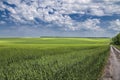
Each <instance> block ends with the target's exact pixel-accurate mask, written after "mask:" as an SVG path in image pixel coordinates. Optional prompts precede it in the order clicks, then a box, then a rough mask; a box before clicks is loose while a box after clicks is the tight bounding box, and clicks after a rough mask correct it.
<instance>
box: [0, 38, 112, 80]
mask: <svg viewBox="0 0 120 80" xmlns="http://www.w3.org/2000/svg"><path fill="white" fill-rule="evenodd" d="M109 42H110V39H109V38H1V39H0V80H97V79H98V78H99V77H100V76H101V73H102V69H103V67H104V64H105V62H106V59H107V58H108V55H109Z"/></svg>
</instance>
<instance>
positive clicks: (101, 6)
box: [0, 0, 120, 30]
mask: <svg viewBox="0 0 120 80" xmlns="http://www.w3.org/2000/svg"><path fill="white" fill-rule="evenodd" d="M7 1H8V3H10V4H15V5H16V6H17V7H16V8H11V7H8V6H7V5H4V4H2V3H0V4H1V5H0V7H2V9H3V8H6V9H8V10H9V11H11V16H12V18H14V19H13V21H14V22H16V23H17V22H20V23H24V24H25V23H34V18H36V17H37V18H40V19H41V20H43V21H45V22H52V23H54V24H58V25H61V26H63V25H64V26H63V27H61V28H63V29H70V30H80V29H86V30H103V29H102V28H101V27H100V26H99V25H98V24H100V20H98V19H87V20H86V21H84V22H77V21H74V20H72V19H71V18H70V17H69V16H68V15H65V16H63V14H72V13H80V14H88V13H89V14H91V15H96V16H104V15H112V14H120V6H119V5H116V4H114V3H116V2H117V1H119V0H97V1H98V3H97V2H96V1H95V0H39V4H38V0H29V1H28V0H25V2H22V3H21V1H20V0H7ZM30 2H31V5H27V4H26V3H30ZM0 9H1V8H0ZM88 10H89V12H88ZM49 12H52V13H53V14H49ZM113 23H114V24H116V23H115V22H113ZM113 23H111V25H112V24H113ZM117 25H118V24H116V26H117ZM111 29H114V30H117V29H118V28H117V29H115V28H112V27H111Z"/></svg>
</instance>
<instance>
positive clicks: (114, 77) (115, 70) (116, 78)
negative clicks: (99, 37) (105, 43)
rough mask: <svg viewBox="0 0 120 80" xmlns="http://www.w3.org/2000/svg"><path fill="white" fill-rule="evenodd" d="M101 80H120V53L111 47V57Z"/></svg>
mask: <svg viewBox="0 0 120 80" xmlns="http://www.w3.org/2000/svg"><path fill="white" fill-rule="evenodd" d="M100 80H120V51H119V50H118V49H117V48H115V47H114V46H110V56H109V59H108V61H107V65H106V66H105V69H104V73H103V75H102V77H101V79H100Z"/></svg>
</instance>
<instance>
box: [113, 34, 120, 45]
mask: <svg viewBox="0 0 120 80" xmlns="http://www.w3.org/2000/svg"><path fill="white" fill-rule="evenodd" d="M112 44H115V45H120V33H119V34H117V35H116V36H115V37H113V38H112Z"/></svg>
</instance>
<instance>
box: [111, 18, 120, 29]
mask: <svg viewBox="0 0 120 80" xmlns="http://www.w3.org/2000/svg"><path fill="white" fill-rule="evenodd" d="M109 29H112V30H115V31H120V19H117V20H115V21H112V22H110V27H109Z"/></svg>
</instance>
